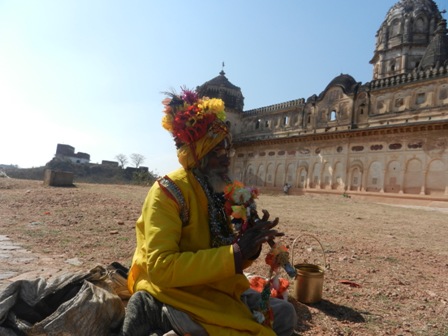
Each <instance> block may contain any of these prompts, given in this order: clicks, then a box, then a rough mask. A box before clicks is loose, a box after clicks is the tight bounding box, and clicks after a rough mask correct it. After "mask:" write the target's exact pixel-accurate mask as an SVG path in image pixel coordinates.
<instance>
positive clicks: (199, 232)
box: [122, 90, 297, 336]
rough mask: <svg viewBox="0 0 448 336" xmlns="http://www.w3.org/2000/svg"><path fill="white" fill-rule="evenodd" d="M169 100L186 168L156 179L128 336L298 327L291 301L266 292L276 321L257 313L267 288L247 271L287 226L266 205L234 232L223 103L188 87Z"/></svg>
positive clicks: (142, 229)
mask: <svg viewBox="0 0 448 336" xmlns="http://www.w3.org/2000/svg"><path fill="white" fill-rule="evenodd" d="M163 103H164V105H165V111H164V112H165V113H166V114H165V117H164V119H163V122H162V124H163V126H164V128H166V129H167V130H169V131H170V132H171V134H172V135H173V137H174V140H175V143H176V147H177V156H178V159H179V162H180V164H181V165H182V168H180V169H178V170H176V171H174V172H172V173H170V174H168V175H166V176H165V177H163V178H161V179H159V180H158V182H156V183H155V184H154V185H153V186H152V188H151V189H150V191H149V193H148V196H147V198H146V200H145V202H144V205H143V210H142V214H141V216H140V218H139V219H138V221H137V224H136V233H137V246H136V249H135V254H134V257H133V260H132V266H131V269H130V271H129V277H128V287H129V290H130V291H131V293H133V295H132V296H131V298H130V300H129V302H128V305H127V312H126V317H125V320H124V324H123V329H122V335H132V336H138V335H145V336H147V335H163V334H164V333H167V335H168V333H169V335H187V334H188V335H212V336H219V335H222V336H224V335H225V336H228V335H243V334H244V335H284V336H287V335H288V336H289V335H291V334H292V333H293V329H294V327H295V324H296V321H297V316H296V312H295V309H294V307H293V306H292V304H291V303H289V302H288V301H287V300H281V299H274V298H271V299H269V303H270V306H271V308H272V312H273V323H272V325H266V323H263V321H262V320H259V321H257V320H256V317H257V316H258V317H259V315H257V309H258V307H259V304H260V300H261V295H260V293H258V292H256V291H254V290H252V289H250V288H249V281H248V279H247V278H246V276H245V275H244V274H243V270H244V269H245V268H247V267H248V266H250V264H251V263H252V262H253V260H255V259H256V258H257V257H258V256H259V254H260V252H261V248H262V245H263V244H264V243H266V242H267V241H268V240H272V239H274V238H275V237H279V236H282V235H283V233H281V232H278V231H276V230H274V229H273V228H274V227H275V226H276V225H277V224H278V218H276V219H275V220H273V221H269V214H268V213H267V212H264V215H263V218H261V219H260V218H257V219H256V222H257V223H256V225H255V222H253V223H251V226H250V228H249V229H247V230H246V231H244V233H242V234H241V235H239V236H238V237H239V238H238V239H235V238H236V235H235V233H234V231H233V230H232V228H231V226H230V218H229V216H228V215H227V213H226V211H225V209H224V202H225V200H224V197H223V190H224V187H225V186H226V185H228V183H230V182H231V180H230V179H229V177H228V175H227V174H228V171H229V165H230V157H231V156H232V154H233V153H234V150H233V148H232V141H231V137H230V134H229V126H228V124H226V123H225V112H224V103H223V101H222V100H220V99H207V98H199V97H198V96H197V94H196V92H192V91H188V90H183V91H182V93H181V94H180V95H178V94H175V93H173V94H171V95H170V96H169V98H167V99H165V100H164V101H163ZM257 217H258V216H257Z"/></svg>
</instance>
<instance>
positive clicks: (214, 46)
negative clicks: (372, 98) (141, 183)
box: [0, 0, 448, 174]
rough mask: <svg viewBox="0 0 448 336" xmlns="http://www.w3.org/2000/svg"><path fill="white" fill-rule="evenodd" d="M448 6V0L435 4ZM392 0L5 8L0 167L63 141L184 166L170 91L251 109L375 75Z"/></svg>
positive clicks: (150, 163) (36, 156)
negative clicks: (225, 85) (232, 92)
mask: <svg viewBox="0 0 448 336" xmlns="http://www.w3.org/2000/svg"><path fill="white" fill-rule="evenodd" d="M436 2H437V4H438V6H439V9H444V8H446V9H448V0H438V1H436ZM395 3H396V1H395V0H339V1H335V0H313V1H306V0H282V1H275V2H274V1H268V0H244V1H241V0H227V1H206V0H202V1H199V0H189V1H184V0H163V1H162V0H159V1H156V0H153V1H151V0H147V1H143V0H141V1H137V0H130V1H117V0H107V1H106V0H88V1H85V0H64V1H60V0H39V1H32V0H28V1H26V0H23V1H14V0H9V1H4V0H0V164H17V165H19V167H22V168H28V167H38V166H43V165H45V163H46V162H48V161H50V160H51V159H52V157H53V155H54V153H55V151H56V145H57V144H58V143H62V144H69V145H71V146H73V147H75V151H76V152H85V153H89V154H90V156H91V162H93V163H101V161H102V160H115V156H116V155H117V154H120V153H121V154H125V155H127V156H128V157H129V156H130V154H132V153H138V154H142V155H144V156H145V158H146V160H145V162H144V163H143V165H144V166H147V167H149V169H150V170H152V171H154V172H157V173H158V174H164V173H167V172H169V171H171V170H173V169H175V168H177V167H178V166H179V164H178V162H177V157H176V153H175V149H174V144H173V141H172V139H171V137H170V135H169V134H168V133H167V132H166V131H165V130H164V129H163V128H162V127H161V123H160V121H161V118H162V105H161V101H162V99H163V98H164V96H163V95H162V94H161V92H163V91H167V90H170V89H171V88H174V89H178V88H179V87H180V86H183V85H185V86H187V87H190V88H195V87H196V86H197V85H201V84H203V83H204V82H206V81H208V80H210V79H212V78H214V77H216V76H217V75H218V74H219V72H220V71H221V67H222V62H225V68H224V71H225V72H226V76H227V78H228V79H229V80H230V81H231V82H232V83H233V84H235V85H237V86H239V87H241V89H242V92H243V95H244V97H245V110H248V109H253V108H258V107H263V106H266V105H271V104H276V103H280V102H284V101H288V100H292V99H298V98H305V99H306V98H308V97H309V96H311V95H313V94H319V93H320V92H322V91H323V90H324V89H325V87H326V86H327V84H328V83H329V82H330V81H331V80H332V79H333V78H334V77H336V76H338V75H339V74H341V73H347V74H350V75H351V76H353V77H354V78H355V80H356V81H358V82H362V83H365V82H368V81H370V80H371V79H372V66H371V65H370V64H369V61H370V59H371V58H372V56H373V51H374V47H375V34H376V31H377V30H378V28H379V27H380V25H381V23H382V22H383V20H384V18H385V16H386V14H387V11H388V10H389V9H390V7H391V6H392V5H393V4H395Z"/></svg>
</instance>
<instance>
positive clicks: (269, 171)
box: [265, 163, 275, 187]
mask: <svg viewBox="0 0 448 336" xmlns="http://www.w3.org/2000/svg"><path fill="white" fill-rule="evenodd" d="M274 177H275V176H274V164H273V163H269V164H268V166H267V168H266V180H265V185H266V186H270V187H271V186H273V185H274Z"/></svg>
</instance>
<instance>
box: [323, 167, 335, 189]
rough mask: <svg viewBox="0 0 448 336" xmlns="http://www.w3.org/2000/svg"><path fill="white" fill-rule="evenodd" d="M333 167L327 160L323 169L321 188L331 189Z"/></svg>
mask: <svg viewBox="0 0 448 336" xmlns="http://www.w3.org/2000/svg"><path fill="white" fill-rule="evenodd" d="M332 175H333V168H332V167H331V164H330V163H329V162H325V163H324V165H323V169H322V178H321V188H322V189H331V181H332V179H333V176H332Z"/></svg>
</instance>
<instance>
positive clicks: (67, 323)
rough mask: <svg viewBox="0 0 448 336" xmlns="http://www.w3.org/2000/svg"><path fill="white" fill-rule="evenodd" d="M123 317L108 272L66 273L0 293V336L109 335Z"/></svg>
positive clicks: (18, 283)
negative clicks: (50, 279)
mask: <svg viewBox="0 0 448 336" xmlns="http://www.w3.org/2000/svg"><path fill="white" fill-rule="evenodd" d="M124 314H125V308H124V304H123V302H122V300H121V298H120V297H119V296H118V295H117V294H116V293H115V291H114V290H113V289H112V287H111V286H110V279H109V274H108V271H107V270H106V269H105V268H104V267H102V266H97V267H95V268H93V269H92V270H90V272H87V273H86V272H78V273H68V274H63V275H61V276H58V277H55V278H54V279H53V280H52V281H51V282H47V281H46V280H45V279H42V278H38V279H35V280H18V281H16V282H13V283H11V284H10V285H8V286H7V287H6V288H4V289H3V290H1V292H0V335H4V336H22V335H32V336H35V335H49V336H51V335H83V336H89V335H92V336H101V335H111V334H113V331H114V330H115V329H119V327H120V326H121V323H122V321H123V318H124Z"/></svg>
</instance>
